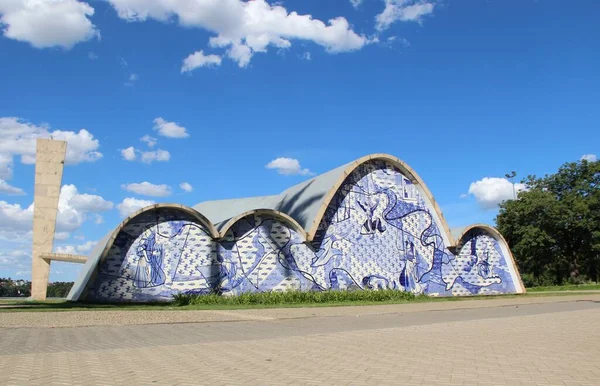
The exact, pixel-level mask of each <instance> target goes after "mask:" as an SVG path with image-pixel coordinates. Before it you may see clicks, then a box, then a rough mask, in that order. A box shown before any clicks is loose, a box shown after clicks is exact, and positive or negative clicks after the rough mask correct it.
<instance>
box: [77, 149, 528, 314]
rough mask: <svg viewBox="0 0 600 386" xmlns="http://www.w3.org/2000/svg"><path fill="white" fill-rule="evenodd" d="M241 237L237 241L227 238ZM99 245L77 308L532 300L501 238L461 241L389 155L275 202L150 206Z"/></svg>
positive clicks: (487, 233)
mask: <svg viewBox="0 0 600 386" xmlns="http://www.w3.org/2000/svg"><path fill="white" fill-rule="evenodd" d="M242 220H244V221H242ZM232 230H235V231H234V234H235V235H237V236H236V238H235V239H234V240H232V239H231V237H226V235H228V232H230V231H232ZM100 244H102V245H100ZM100 244H99V245H98V247H97V248H96V250H94V251H93V252H92V255H90V258H89V260H88V262H87V263H86V268H85V269H84V272H83V273H82V275H81V277H80V278H79V280H78V281H77V283H76V285H75V286H74V289H73V290H72V291H71V294H70V295H69V298H70V299H71V300H88V301H139V302H143V301H157V300H169V299H171V298H172V296H173V295H174V294H176V293H182V292H184V293H199V294H202V293H231V294H238V293H242V292H254V291H280V290H287V289H294V290H330V289H350V288H360V289H375V288H392V289H398V290H404V291H411V292H415V293H425V294H430V295H436V296H449V295H474V294H499V293H523V292H524V287H523V284H522V282H521V279H520V276H519V274H518V270H517V267H516V264H515V261H514V258H513V256H512V254H511V252H510V249H509V247H508V245H507V243H506V241H505V240H504V238H503V237H502V236H501V235H500V234H499V233H498V231H497V230H495V229H494V228H492V227H490V226H487V225H481V224H477V225H474V226H471V227H469V228H467V229H465V230H464V231H462V232H456V238H454V237H453V234H452V233H451V231H450V228H449V227H448V225H447V223H446V220H445V218H444V216H443V214H442V212H441V210H440V208H439V206H438V204H437V203H436V201H435V199H434V197H433V195H432V194H431V192H430V191H429V189H428V188H427V186H426V185H425V183H424V182H423V180H422V179H421V177H420V176H419V175H418V174H417V173H416V172H415V171H414V170H413V169H412V168H411V167H410V166H409V165H407V164H406V163H404V162H403V161H401V160H400V159H398V158H396V157H394V156H391V155H388V154H371V155H368V156H365V157H361V158H359V159H357V160H355V161H352V162H350V163H348V164H345V165H342V166H340V167H338V168H336V169H333V170H331V171H329V172H326V173H324V174H321V175H319V176H316V177H313V178H311V179H309V180H307V181H304V182H302V183H300V184H298V185H295V186H292V187H291V188H289V189H286V190H285V191H283V192H281V193H280V194H276V195H270V196H262V197H249V198H242V199H229V200H219V201H208V202H203V203H200V204H197V205H195V206H194V207H192V208H190V207H187V206H184V205H178V204H156V205H152V206H150V207H147V208H144V209H141V210H139V211H138V212H136V213H134V214H132V215H131V216H129V217H128V218H127V219H125V220H124V221H123V222H122V223H121V224H120V225H119V226H117V227H116V228H115V230H114V231H113V232H111V233H110V234H109V235H108V236H107V237H105V239H104V240H103V241H102V242H101V243H100Z"/></svg>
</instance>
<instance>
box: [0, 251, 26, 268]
mask: <svg viewBox="0 0 600 386" xmlns="http://www.w3.org/2000/svg"><path fill="white" fill-rule="evenodd" d="M30 262H31V252H30V251H27V250H25V249H22V246H19V247H18V248H16V249H11V250H9V251H0V267H5V268H19V267H21V268H23V267H25V265H24V264H23V263H30Z"/></svg>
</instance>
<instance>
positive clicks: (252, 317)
mask: <svg viewBox="0 0 600 386" xmlns="http://www.w3.org/2000/svg"><path fill="white" fill-rule="evenodd" d="M578 301H594V302H600V293H588V294H573V295H563V296H539V297H510V298H493V299H482V298H477V299H469V300H457V301H435V302H423V303H405V304H385V305H371V306H342V307H303V308H268V309H265V308H262V309H244V310H201V311H187V310H183V311H182V310H177V308H176V307H173V308H172V309H171V308H163V309H157V310H129V311H128V310H125V311H105V310H94V311H18V312H10V311H6V310H5V311H0V328H22V327H37V328H55V327H84V326H124V325H143V324H172V323H208V322H239V321H270V320H281V319H298V318H318V317H334V316H356V317H361V316H367V315H384V314H403V313H414V312H427V311H447V310H463V309H464V310H466V309H478V308H497V307H518V306H519V305H527V304H548V303H565V302H578Z"/></svg>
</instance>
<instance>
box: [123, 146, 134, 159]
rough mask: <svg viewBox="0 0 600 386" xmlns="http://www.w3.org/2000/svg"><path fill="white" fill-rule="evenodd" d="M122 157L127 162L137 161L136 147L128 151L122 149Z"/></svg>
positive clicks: (129, 148) (131, 147)
mask: <svg viewBox="0 0 600 386" xmlns="http://www.w3.org/2000/svg"><path fill="white" fill-rule="evenodd" d="M121 157H123V159H124V160H125V161H135V160H136V158H137V154H136V151H135V149H134V147H133V146H129V147H128V148H127V149H121Z"/></svg>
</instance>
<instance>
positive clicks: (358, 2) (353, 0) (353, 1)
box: [350, 0, 364, 8]
mask: <svg viewBox="0 0 600 386" xmlns="http://www.w3.org/2000/svg"><path fill="white" fill-rule="evenodd" d="M363 1H364V0H350V4H352V6H353V7H354V8H358V7H360V5H361V4H362V3H363Z"/></svg>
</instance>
